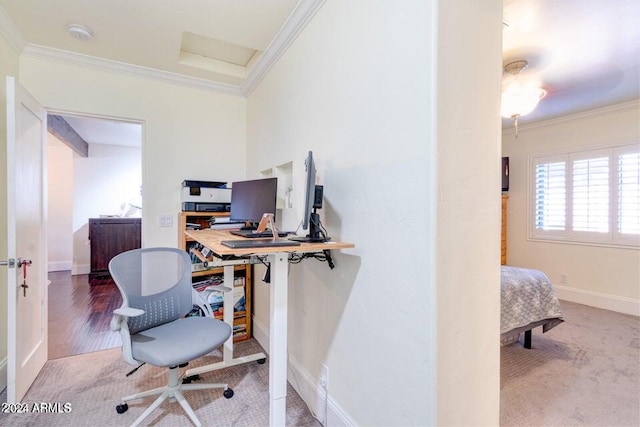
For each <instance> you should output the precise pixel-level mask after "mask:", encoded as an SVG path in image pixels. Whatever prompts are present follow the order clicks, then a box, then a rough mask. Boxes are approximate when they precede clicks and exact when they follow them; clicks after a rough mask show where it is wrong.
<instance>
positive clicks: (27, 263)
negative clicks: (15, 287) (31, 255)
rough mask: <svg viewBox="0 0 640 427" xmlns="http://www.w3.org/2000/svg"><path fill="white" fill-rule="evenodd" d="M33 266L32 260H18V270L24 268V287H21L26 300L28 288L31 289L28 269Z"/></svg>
mask: <svg viewBox="0 0 640 427" xmlns="http://www.w3.org/2000/svg"><path fill="white" fill-rule="evenodd" d="M31 264H32V262H31V260H30V259H22V258H18V268H20V267H22V285H20V287H21V288H22V293H23V296H24V297H25V298H26V296H27V288H29V285H27V267H28V266H30V265H31Z"/></svg>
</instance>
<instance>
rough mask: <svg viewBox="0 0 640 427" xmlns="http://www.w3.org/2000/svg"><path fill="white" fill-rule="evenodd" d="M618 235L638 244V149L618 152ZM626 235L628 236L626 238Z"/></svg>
mask: <svg viewBox="0 0 640 427" xmlns="http://www.w3.org/2000/svg"><path fill="white" fill-rule="evenodd" d="M615 161H616V164H617V170H616V184H617V196H618V203H617V212H618V215H617V227H616V228H617V229H616V231H617V233H619V234H620V235H622V236H621V237H628V238H629V237H630V238H632V239H633V240H635V241H636V242H637V241H638V236H639V235H640V152H639V151H638V147H637V146H636V147H635V152H634V150H632V149H630V147H621V148H620V149H618V150H616V157H615ZM624 235H626V236H624Z"/></svg>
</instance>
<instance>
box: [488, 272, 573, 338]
mask: <svg viewBox="0 0 640 427" xmlns="http://www.w3.org/2000/svg"><path fill="white" fill-rule="evenodd" d="M500 287H501V301H500V303H501V304H500V307H501V310H500V313H501V314H500V338H501V342H502V343H503V344H505V343H507V342H510V341H514V340H515V339H517V338H518V335H519V334H520V333H521V332H524V331H526V330H529V329H532V328H534V327H536V326H542V330H543V332H547V331H548V330H550V329H551V328H553V327H555V326H556V325H558V324H560V323H562V322H563V319H562V318H563V313H562V308H561V307H560V302H559V301H558V298H557V297H556V294H555V291H554V289H553V286H552V285H551V281H549V278H548V277H547V276H546V274H544V273H543V272H541V271H539V270H533V269H530V268H520V267H511V266H502V272H501V278H500Z"/></svg>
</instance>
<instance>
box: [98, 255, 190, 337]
mask: <svg viewBox="0 0 640 427" xmlns="http://www.w3.org/2000/svg"><path fill="white" fill-rule="evenodd" d="M109 272H110V273H111V277H112V278H113V280H114V281H115V283H116V285H117V286H118V289H119V290H120V293H121V294H122V299H123V303H122V306H123V307H133V308H138V309H141V310H144V311H145V314H143V315H141V316H137V317H131V318H129V319H128V321H127V325H128V327H129V333H131V334H135V333H138V332H140V331H144V330H146V329H149V328H153V327H155V326H159V325H162V324H165V323H168V322H172V321H174V320H176V319H179V318H180V317H183V316H184V315H186V314H187V313H189V311H191V309H192V308H193V297H192V292H193V290H192V289H193V288H192V284H191V259H190V258H189V255H188V254H187V253H186V252H185V251H183V250H180V249H176V248H146V249H134V250H131V251H127V252H123V253H121V254H119V255H116V256H115V257H113V259H111V261H110V262H109Z"/></svg>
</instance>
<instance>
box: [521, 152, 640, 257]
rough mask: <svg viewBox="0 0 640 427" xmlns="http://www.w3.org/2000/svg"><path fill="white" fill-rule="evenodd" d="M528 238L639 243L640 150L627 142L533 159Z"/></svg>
mask: <svg viewBox="0 0 640 427" xmlns="http://www.w3.org/2000/svg"><path fill="white" fill-rule="evenodd" d="M532 171H533V187H532V213H533V214H532V218H533V220H532V221H531V227H530V237H531V238H534V239H536V238H540V239H554V240H562V241H572V242H591V243H605V244H615V245H634V246H638V245H639V244H640V150H639V148H638V145H628V146H621V147H614V148H607V149H602V150H591V151H583V152H576V153H567V154H561V155H555V156H544V157H534V158H533V159H532Z"/></svg>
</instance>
